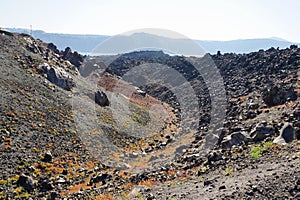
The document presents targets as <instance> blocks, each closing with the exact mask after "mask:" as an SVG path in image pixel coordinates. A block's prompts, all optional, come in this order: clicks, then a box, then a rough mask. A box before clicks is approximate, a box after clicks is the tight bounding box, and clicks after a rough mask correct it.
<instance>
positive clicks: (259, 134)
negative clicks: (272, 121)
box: [250, 123, 274, 142]
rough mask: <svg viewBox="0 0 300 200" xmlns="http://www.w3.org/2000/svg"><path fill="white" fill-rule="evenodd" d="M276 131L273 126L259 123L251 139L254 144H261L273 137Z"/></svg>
mask: <svg viewBox="0 0 300 200" xmlns="http://www.w3.org/2000/svg"><path fill="white" fill-rule="evenodd" d="M273 133H274V129H273V127H272V126H269V125H267V123H259V124H257V125H256V127H255V128H254V129H253V130H252V131H251V132H250V137H251V138H252V139H253V141H254V142H259V141H262V140H264V139H266V138H267V137H270V136H272V135H273Z"/></svg>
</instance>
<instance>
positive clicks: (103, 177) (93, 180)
mask: <svg viewBox="0 0 300 200" xmlns="http://www.w3.org/2000/svg"><path fill="white" fill-rule="evenodd" d="M111 177H112V176H111V175H110V174H106V173H105V174H99V175H96V176H94V177H92V178H91V180H90V182H89V185H93V184H94V183H99V182H102V185H105V184H106V182H107V181H108V180H109V179H111Z"/></svg>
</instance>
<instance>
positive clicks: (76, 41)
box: [5, 28, 299, 54]
mask: <svg viewBox="0 0 300 200" xmlns="http://www.w3.org/2000/svg"><path fill="white" fill-rule="evenodd" d="M5 29H6V30H8V31H11V32H16V33H27V34H30V30H29V29H21V28H5ZM143 34H144V36H145V37H146V36H147V33H143ZM32 35H33V37H35V38H38V39H41V40H42V41H45V42H52V43H54V44H56V46H57V47H58V48H59V49H61V50H62V49H65V48H66V47H71V48H72V49H73V50H75V51H78V52H79V53H81V54H89V53H90V52H92V51H93V49H95V48H96V47H97V45H99V44H100V43H102V42H103V41H105V40H107V39H109V38H110V37H111V36H108V35H82V34H60V33H46V32H44V31H42V30H33V31H32ZM148 36H149V35H148ZM124 37H126V36H124ZM140 37H142V36H141V35H140ZM154 37H157V38H159V37H161V38H160V39H161V40H164V41H166V40H170V41H167V42H174V40H178V39H173V38H164V37H162V36H156V35H155V36H154ZM180 40H182V41H181V43H178V44H179V46H178V47H177V48H178V49H180V48H182V46H184V44H185V41H184V39H180ZM194 41H195V42H196V43H197V44H199V45H200V47H201V48H203V49H204V50H205V52H207V53H211V54H216V53H217V52H218V51H220V52H221V53H249V52H253V51H258V50H260V49H264V50H267V49H269V48H271V47H274V48H280V49H283V48H287V47H289V46H290V45H293V44H294V45H299V44H297V43H293V42H289V41H286V40H283V39H281V38H276V37H272V38H257V39H238V40H230V41H207V40H194ZM182 44H183V45H182ZM183 54H184V53H183Z"/></svg>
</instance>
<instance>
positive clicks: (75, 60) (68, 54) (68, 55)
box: [61, 47, 83, 68]
mask: <svg viewBox="0 0 300 200" xmlns="http://www.w3.org/2000/svg"><path fill="white" fill-rule="evenodd" d="M61 54H62V58H63V59H65V60H68V61H70V63H72V64H73V65H75V66H76V67H77V68H79V67H80V65H81V64H82V62H83V56H82V55H80V54H79V53H78V52H77V51H75V52H74V53H73V52H72V50H71V48H70V47H67V48H66V49H65V50H64V51H63V52H62V53H61Z"/></svg>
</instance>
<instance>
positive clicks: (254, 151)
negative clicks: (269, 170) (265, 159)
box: [251, 146, 262, 158]
mask: <svg viewBox="0 0 300 200" xmlns="http://www.w3.org/2000/svg"><path fill="white" fill-rule="evenodd" d="M261 153H262V147H260V146H255V147H252V148H251V158H260V157H261Z"/></svg>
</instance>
